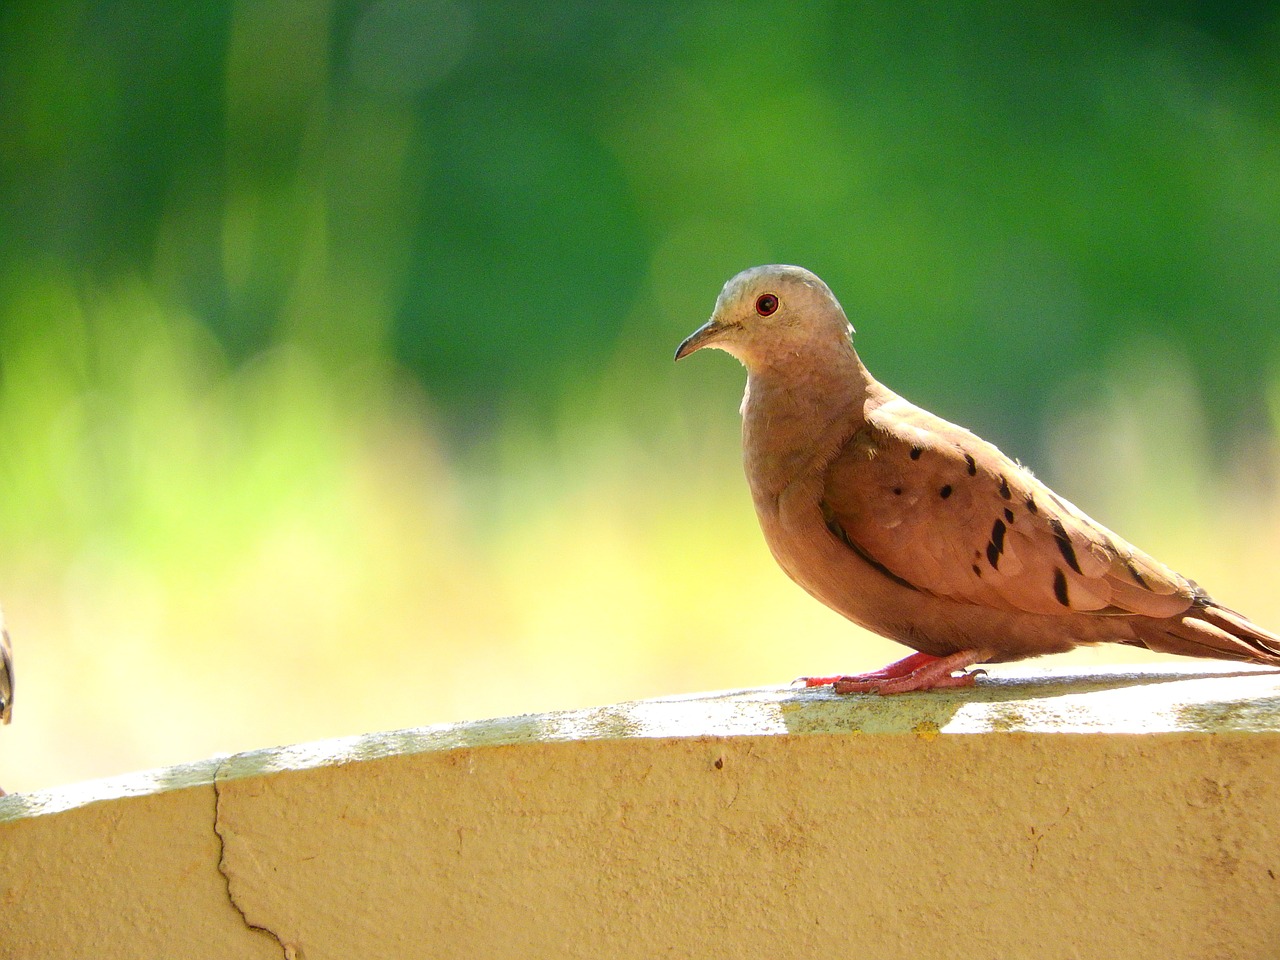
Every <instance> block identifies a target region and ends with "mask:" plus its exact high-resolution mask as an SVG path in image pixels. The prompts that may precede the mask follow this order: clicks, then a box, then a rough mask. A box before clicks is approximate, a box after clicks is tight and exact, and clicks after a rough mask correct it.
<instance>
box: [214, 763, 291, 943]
mask: <svg viewBox="0 0 1280 960" xmlns="http://www.w3.org/2000/svg"><path fill="white" fill-rule="evenodd" d="M226 763H227V761H226V760H223V761H222V762H221V763H219V764H218V768H217V770H215V771H214V774H213V834H214V836H216V837H217V838H218V872H219V873H220V874H222V879H224V880H225V881H226V882H227V900H228V901H229V902H230V904H231V906H232V908H233V909H234V910H235V911H236V913H238V914H240V919H241V920H243V921H244V925H245V926H246V927H248V928H249V929H250V930H253V931H255V932H257V933H260V934H262V935H264V936H267V937H270V938H271V939H272V940H274V941H275V942H276V943H277V944H279V946H280V949H281V951H282V952H283V954H284V960H303V956H302V951H301V950H298V949H297V948H296V947H294V946H293V945H292V944H288V943H285V942H284V940H282V939H281V938H280V935H279V934H277V933H276V932H275V931H274V930H272V929H271V928H270V927H264V926H263V925H262V924H259V923H254V922H253V921H252V920H250V919H249V915H248V914H247V913H245V911H244V908H243V907H241V906H240V904H239V903H238V902H236V896H235V894H234V893H233V892H232V890H231V873H230V868H229V867H228V865H227V838H226V837H225V836H224V835H223V832H222V780H223V775H222V771H223V770H224V769H225V768H226Z"/></svg>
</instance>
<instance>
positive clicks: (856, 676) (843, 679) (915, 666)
mask: <svg viewBox="0 0 1280 960" xmlns="http://www.w3.org/2000/svg"><path fill="white" fill-rule="evenodd" d="M937 659H938V658H937V657H933V656H930V655H929V654H927V653H913V654H911V656H909V657H903V658H902V659H901V660H896V661H894V662H893V663H891V664H889V665H888V666H887V667H881V668H880V669H879V670H872V671H871V672H870V673H853V674H847V675H846V674H841V675H840V676H835V677H801V678H800V679H799V680H797V681H796V682H797V683H800V682H802V681H803V683H804V685H805V686H806V687H825V686H826V685H827V684H829V683H869V682H872V681H875V680H896V679H897V678H898V677H905V676H907V675H908V674H911V673H914V672H915V671H916V670H919V669H920V668H921V667H923V666H925V665H926V664H929V663H933V662H934V661H935V660H937Z"/></svg>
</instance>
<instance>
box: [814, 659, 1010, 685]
mask: <svg viewBox="0 0 1280 960" xmlns="http://www.w3.org/2000/svg"><path fill="white" fill-rule="evenodd" d="M991 656H992V653H991V651H989V650H962V651H960V652H959V653H953V654H951V655H949V656H946V657H934V656H931V655H930V654H927V653H913V654H912V655H911V656H909V657H904V658H903V659H901V660H899V661H897V662H896V663H891V664H889V665H888V666H887V667H882V668H880V669H879V670H872V671H871V672H870V673H855V674H849V675H845V676H838V677H804V678H802V679H803V681H804V685H805V686H806V687H819V686H825V685H826V684H831V686H832V689H834V690H835V692H836V693H879V694H893V693H909V692H911V691H913V690H942V689H946V688H950V687H971V686H973V685H974V683H975V682H977V679H978V677H979V675H981V674H985V673H986V671H985V670H975V671H973V672H972V673H969V672H960V673H959V674H957V671H967V670H968V668H969V667H971V666H973V665H974V664H975V663H981V662H983V661H985V660H989V659H990V658H991Z"/></svg>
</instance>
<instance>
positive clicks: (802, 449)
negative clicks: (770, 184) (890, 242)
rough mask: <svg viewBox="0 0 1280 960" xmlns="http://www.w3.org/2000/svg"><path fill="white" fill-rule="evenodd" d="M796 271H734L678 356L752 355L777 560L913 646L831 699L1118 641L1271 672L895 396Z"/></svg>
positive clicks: (1092, 535) (1128, 551)
mask: <svg viewBox="0 0 1280 960" xmlns="http://www.w3.org/2000/svg"><path fill="white" fill-rule="evenodd" d="M852 334H853V328H852V327H851V326H850V324H849V321H848V319H847V318H846V316H845V313H844V310H843V309H842V308H841V306H840V304H839V302H838V301H837V300H836V298H835V296H834V295H833V294H832V292H831V291H830V290H829V289H828V288H827V285H826V284H825V283H823V282H822V281H821V280H820V279H819V278H818V277H817V276H815V275H814V274H812V273H810V272H809V271H808V270H805V269H803V268H801V267H791V266H764V267H754V268H752V269H750V270H745V271H743V272H742V273H740V274H738V275H737V276H736V277H734V278H733V279H732V280H730V281H729V282H728V283H727V284H725V286H724V289H723V290H722V291H721V293H720V297H719V299H718V300H717V301H716V307H715V311H714V313H713V314H712V316H711V319H710V320H708V321H707V322H706V323H705V324H704V325H703V326H702V327H700V328H699V329H698V330H696V331H695V332H694V333H693V334H692V335H691V336H690V337H689V338H688V339H686V340H685V341H684V342H683V343H682V344H680V347H679V349H678V350H677V351H676V359H677V360H679V359H681V358H682V357H686V356H688V355H689V354H691V353H693V352H694V351H695V350H699V349H701V348H703V347H715V348H717V349H719V350H724V351H725V352H726V353H729V354H732V355H733V356H734V357H736V358H737V359H738V360H740V361H741V362H742V364H743V366H745V367H746V368H747V390H746V395H745V396H744V397H743V401H742V445H743V462H744V466H745V469H746V473H747V481H748V483H749V484H750V486H751V496H752V500H753V501H754V503H755V508H756V514H757V515H758V517H759V519H760V527H761V529H762V530H763V531H764V537H765V540H766V541H767V543H768V544H769V549H770V550H771V551H772V552H773V556H774V558H775V559H776V560H777V561H778V563H779V565H781V567H782V569H783V570H784V571H786V573H787V574H788V575H789V576H790V577H791V579H793V580H794V581H795V582H796V583H798V584H799V585H800V586H802V587H803V588H804V589H805V590H807V591H808V592H809V593H810V594H812V595H813V596H814V597H816V598H817V599H819V600H821V601H822V602H823V603H825V604H826V605H827V606H829V607H831V608H832V609H833V610H835V611H837V612H838V613H841V614H843V615H844V616H845V617H847V618H848V619H850V620H852V621H853V622H854V623H857V624H860V625H862V626H864V627H866V628H867V629H869V630H873V631H875V632H876V633H879V634H882V635H884V636H886V637H889V638H891V639H893V640H897V641H898V642H899V643H903V644H905V645H906V646H908V647H911V648H913V649H915V650H917V651H919V652H918V653H915V654H913V655H911V656H909V657H906V658H905V659H903V660H900V661H898V662H897V663H894V664H891V665H889V666H888V667H885V668H884V669H882V670H877V671H874V672H872V673H866V674H857V675H851V676H841V677H815V678H809V680H808V682H809V683H810V684H811V685H816V684H821V683H833V684H834V685H835V689H836V690H837V691H839V692H841V693H853V692H865V691H876V692H879V693H902V692H906V691H909V690H928V689H932V688H936V687H956V686H968V685H970V684H972V683H973V682H974V674H973V673H971V672H966V671H967V670H968V668H969V667H971V666H973V665H974V664H980V663H998V662H1002V661H1009V660H1021V659H1024V658H1026V657H1034V656H1038V655H1040V654H1046V653H1061V652H1064V651H1067V650H1070V649H1071V648H1072V647H1075V646H1078V645H1080V644H1092V643H1100V642H1106V641H1109V642H1112V643H1123V644H1129V645H1131V646H1138V647H1146V648H1147V649H1149V650H1156V651H1159V652H1162V653H1178V654H1184V655H1187V656H1193V657H1211V658H1215V659H1222V660H1241V661H1252V662H1256V663H1265V664H1273V665H1280V636H1277V635H1276V634H1274V633H1271V632H1270V631H1268V630H1264V629H1263V628H1262V627H1259V626H1258V625H1257V624H1254V623H1252V622H1251V621H1250V620H1248V619H1247V618H1245V617H1243V616H1241V615H1240V614H1238V613H1236V612H1234V611H1232V610H1229V609H1227V608H1226V607H1223V606H1222V605H1221V604H1219V603H1217V602H1216V601H1214V600H1213V598H1212V597H1210V596H1209V595H1208V594H1207V593H1205V591H1204V590H1203V589H1201V588H1200V587H1199V586H1198V585H1196V584H1195V583H1194V582H1193V581H1191V580H1188V579H1187V578H1186V577H1183V576H1181V575H1180V574H1178V573H1175V572H1174V571H1173V570H1171V569H1169V568H1168V567H1166V566H1165V565H1164V564H1162V563H1160V562H1159V561H1157V560H1155V559H1153V558H1152V557H1150V556H1148V555H1147V554H1145V553H1143V552H1142V551H1141V550H1138V549H1137V548H1136V547H1134V546H1132V545H1131V544H1129V543H1128V542H1126V541H1125V540H1124V539H1122V538H1121V537H1119V536H1117V535H1116V534H1114V533H1112V532H1111V531H1110V530H1108V529H1107V528H1106V527H1104V526H1102V525H1101V524H1099V523H1096V522H1095V521H1093V520H1092V519H1090V518H1089V517H1088V516H1086V515H1085V514H1084V513H1083V512H1082V511H1080V510H1079V509H1078V508H1076V507H1075V506H1073V505H1072V504H1071V503H1069V502H1068V501H1066V500H1064V499H1063V498H1061V497H1059V496H1058V495H1057V494H1055V493H1054V492H1053V491H1052V490H1050V489H1049V488H1048V487H1046V486H1045V485H1044V484H1043V483H1041V482H1040V481H1039V480H1037V479H1036V478H1035V477H1033V476H1032V475H1031V473H1030V472H1029V471H1027V470H1026V469H1024V468H1023V467H1022V466H1020V465H1019V464H1017V463H1015V462H1014V461H1013V460H1011V459H1009V458H1008V457H1006V456H1005V455H1004V454H1003V453H1001V452H1000V451H999V450H998V449H997V448H996V447H995V446H994V445H992V444H990V443H987V442H986V441H985V440H982V439H981V438H979V437H977V436H975V435H974V434H973V433H971V432H969V431H968V430H966V429H964V428H963V427H958V426H956V425H955V424H953V423H948V422H947V421H946V420H943V419H942V418H940V417H936V416H934V415H933V414H931V413H929V412H928V411H927V410H922V409H921V408H920V407H917V406H915V405H914V404H912V403H909V402H908V401H906V400H904V399H903V398H902V397H900V396H898V395H897V394H895V393H894V392H893V391H892V390H890V389H889V388H888V387H886V386H884V385H883V384H881V383H880V382H879V381H877V380H876V379H875V378H874V377H872V376H871V374H870V373H868V372H867V368H866V367H865V366H863V364H862V361H861V360H860V359H859V357H858V354H857V353H856V352H855V351H854V348H853V341H852Z"/></svg>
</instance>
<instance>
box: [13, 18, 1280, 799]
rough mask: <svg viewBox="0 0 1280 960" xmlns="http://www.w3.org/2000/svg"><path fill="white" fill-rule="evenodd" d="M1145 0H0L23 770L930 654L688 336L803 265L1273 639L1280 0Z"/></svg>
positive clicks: (1111, 519)
mask: <svg viewBox="0 0 1280 960" xmlns="http://www.w3.org/2000/svg"><path fill="white" fill-rule="evenodd" d="M1127 6H1128V5H1121V6H1120V7H1117V8H1115V9H1113V8H1111V7H1108V6H1106V5H1101V6H1100V5H1096V4H1089V5H1081V4H1075V3H1068V2H1055V0H1048V2H1040V3H1025V2H1022V3H1016V4H1014V3H1009V4H994V5H977V6H975V5H972V4H967V3H958V2H950V0H943V2H941V3H915V2H909V0H908V2H897V3H858V4H844V3H835V2H809V3H793V2H734V3H726V2H697V0H695V2H680V3H661V2H659V3H600V2H566V3H558V4H554V5H549V4H542V3H532V2H516V0H510V2H472V0H358V2H357V0H332V2H324V0H315V2H299V0H241V2H207V3H189V2H185V0H182V2H178V0H145V2H144V0H110V2H106V0H103V2H83V0H79V2H78V0H48V2H24V0H13V2H8V3H4V4H0V600H2V601H3V603H4V607H5V611H6V614H7V618H8V622H9V626H10V630H11V632H12V634H13V637H14V643H15V647H16V656H17V665H18V698H17V707H16V710H15V720H14V723H13V725H12V726H11V727H9V728H7V729H4V730H0V784H3V785H4V787H6V788H7V789H9V790H11V791H12V790H25V789H33V788H37V787H42V786H48V785H52V784H56V783H59V782H65V781H70V780H77V779H83V778H88V777H94V776H100V775H106V774H110V773H116V772H121V771H125V770H129V769H133V768H140V767H147V766H153V765H159V764H168V763H174V762H180V761H185V760H191V759H197V758H200V757H203V756H207V755H210V754H214V753H220V752H231V751H237V750H243V749H250V748H255V747H260V746H267V745H272V744H277V743H286V742H292V741H298V740H308V739H315V738H321V737H326V736H333V735H339V734H349V733H357V732H363V731H369V730H377V729H393V728H399V727H407V726H417V725H422V724H427V723H436V722H445V721H454V720H463V719H469V718H480V717H485V716H494V715H504V714H512V713H520V712H527V711H543V710H551V709H559V708H569V707H577V706H584V705H589V704H598V703H607V702H611V701H615V700H619V699H627V698H633V697H644V696H655V695H662V694H672V693H680V692H689V691H696V690H702V689H721V688H728V687H735V686H742V685H759V684H767V683H776V682H782V681H786V680H788V679H789V678H791V677H793V676H796V675H798V674H802V673H814V672H829V671H838V670H851V669H861V668H870V667H874V666H878V665H881V664H882V663H884V662H886V661H887V660H888V659H889V658H891V657H893V656H896V655H897V654H898V653H900V652H902V651H901V649H900V648H897V647H894V646H893V645H892V644H889V643H888V642H887V641H883V640H879V639H875V638H870V637H867V636H865V635H862V634H860V633H859V632H858V631H857V630H855V629H854V628H852V627H851V626H849V625H848V624H846V623H844V622H843V621H842V620H840V618H838V617H837V616H836V615H834V614H831V613H829V612H828V611H826V610H825V609H823V608H821V607H820V606H819V605H817V604H816V603H814V602H812V601H810V600H809V599H808V598H807V597H805V596H804V595H803V594H802V593H801V592H800V591H799V590H798V589H797V588H795V587H794V586H792V585H791V584H790V583H789V582H788V581H787V580H786V578H785V577H784V576H783V575H782V574H781V573H780V572H779V571H778V570H777V569H776V568H775V567H774V565H773V562H772V561H771V560H770V558H769V556H768V553H767V551H766V549H765V548H764V546H763V543H762V541H761V539H760V536H759V533H758V531H757V529H756V526H755V520H754V516H753V514H752V511H751V507H750V503H749V500H748V497H747V493H746V489H745V484H744V483H743V481H742V478H741V471H740V466H739V454H738V446H737V444H738V438H737V430H738V424H737V413H736V410H737V404H738V397H739V393H740V391H741V386H742V379H743V378H742V372H741V370H740V369H739V368H738V367H737V365H736V364H734V363H733V362H732V361H731V360H730V359H729V358H727V357H725V356H723V355H719V354H699V355H698V356H697V357H695V358H693V359H691V360H689V361H687V362H685V363H682V364H680V366H679V367H676V366H675V365H673V364H672V363H671V355H672V351H673V349H674V347H675V345H676V344H677V343H678V341H679V340H680V339H681V338H682V337H683V336H684V335H685V334H687V333H688V332H690V331H691V330H692V329H693V328H694V327H695V326H697V325H698V324H700V323H701V322H702V321H703V320H704V319H705V318H706V316H707V315H708V313H709V311H710V309H711V306H712V303H713V302H714V298H715V296H716V294H717V292H718V290H719V287H720V285H721V284H722V283H723V281H724V280H725V279H727V278H728V277H729V276H730V275H732V274H733V273H735V272H736V271H738V270H739V269H742V268H744V267H747V266H750V265H753V264H757V263H762V262H777V261H781V262H793V263H800V264H803V265H806V266H808V267H810V268H812V269H814V270H816V271H817V272H819V273H820V274H821V275H822V276H824V278H825V279H826V280H827V281H828V282H829V283H830V285H831V286H832V287H833V288H834V289H835V290H836V292H837V294H838V295H839V296H840V298H841V299H842V301H843V303H844V305H845V307H846V309H847V310H848V312H849V314H850V317H851V318H852V319H853V321H854V324H855V325H856V326H857V328H858V336H857V342H858V345H859V349H860V351H861V352H862V355H863V357H864V359H865V360H866V361H867V363H868V365H869V366H870V367H871V368H872V370H873V371H874V372H875V373H876V374H877V375H878V376H879V377H880V378H881V379H882V380H884V381H885V382H887V383H888V384H889V385H890V386H892V387H894V388H896V389H898V390H899V391H900V392H902V393H905V394H906V395H907V396H909V397H910V398H912V399H913V400H915V401H917V402H919V403H922V404H924V405H926V406H928V407H930V408H932V409H934V410H935V411H937V412H938V413H940V414H942V415H944V416H946V417H948V418H949V419H952V420H956V421H958V422H961V423H964V424H966V425H968V426H971V427H973V428H975V429H977V430H978V431H979V432H980V433H982V434H983V435H985V436H987V437H988V438H989V439H992V440H994V441H996V442H997V443H999V444H1000V445H1001V446H1003V447H1004V448H1005V449H1006V451H1007V452H1010V453H1012V454H1015V455H1017V456H1019V457H1020V458H1021V459H1022V460H1023V461H1024V462H1027V463H1030V464H1032V465H1033V466H1035V467H1036V469H1037V472H1038V473H1039V475H1041V476H1042V477H1044V478H1045V479H1046V480H1048V481H1049V482H1050V483H1052V484H1053V485H1055V486H1056V487H1057V488H1058V489H1059V490H1060V491H1061V492H1062V493H1064V494H1065V495H1066V496H1068V497H1070V498H1071V499H1074V500H1076V501H1077V502H1078V503H1079V504H1080V505H1081V506H1083V507H1084V508H1085V509H1086V510H1088V511H1090V512H1091V513H1093V514H1094V515H1095V516H1097V517H1099V519H1102V520H1103V521H1104V522H1106V523H1108V524H1109V525H1111V526H1113V527H1116V528H1118V529H1119V530H1120V531H1121V532H1122V533H1124V534H1125V535H1127V536H1128V537H1129V538H1130V539H1132V540H1134V541H1136V542H1137V543H1138V544H1139V545H1140V546H1143V547H1145V548H1146V549H1148V550H1150V551H1152V552H1154V553H1156V554H1157V555H1159V556H1160V557H1161V558H1162V559H1165V560H1167V561H1168V562H1170V563H1171V564H1172V565H1174V566H1176V567H1178V568H1179V569H1181V570H1183V571H1184V572H1186V573H1187V574H1188V575H1190V576H1193V577H1195V578H1197V579H1198V580H1200V581H1201V582H1202V583H1204V584H1206V585H1207V586H1208V587H1209V588H1210V589H1211V590H1213V592H1214V593H1215V594H1216V595H1217V596H1218V597H1219V598H1220V599H1221V600H1223V601H1224V602H1227V603H1230V604H1232V605H1235V606H1238V607H1241V608H1243V609H1245V610H1246V611H1248V612H1249V613H1250V614H1252V615H1253V616H1255V617H1256V618H1257V619H1259V620H1260V621H1262V622H1264V623H1269V624H1270V625H1271V626H1272V627H1273V628H1274V627H1276V626H1280V589H1278V587H1277V574H1280V558H1278V557H1277V553H1278V552H1280V494H1278V493H1277V475H1278V473H1280V454H1278V452H1277V451H1278V449H1280V445H1278V443H1277V435H1278V430H1280V364H1278V360H1280V17H1278V15H1277V12H1276V8H1275V5H1273V4H1257V3H1254V4H1232V3H1213V4H1210V3H1200V2H1182V3H1179V2H1173V3H1165V4H1149V5H1145V6H1143V7H1141V8H1139V9H1136V10H1135V9H1126V8H1127ZM1073 656H1074V657H1076V658H1077V659H1085V660H1088V659H1091V658H1092V659H1093V660H1094V661H1097V660H1099V659H1105V658H1106V657H1111V658H1112V659H1118V660H1135V659H1139V658H1140V657H1142V654H1141V653H1140V652H1135V651H1132V650H1120V651H1107V652H1084V653H1080V654H1073Z"/></svg>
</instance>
